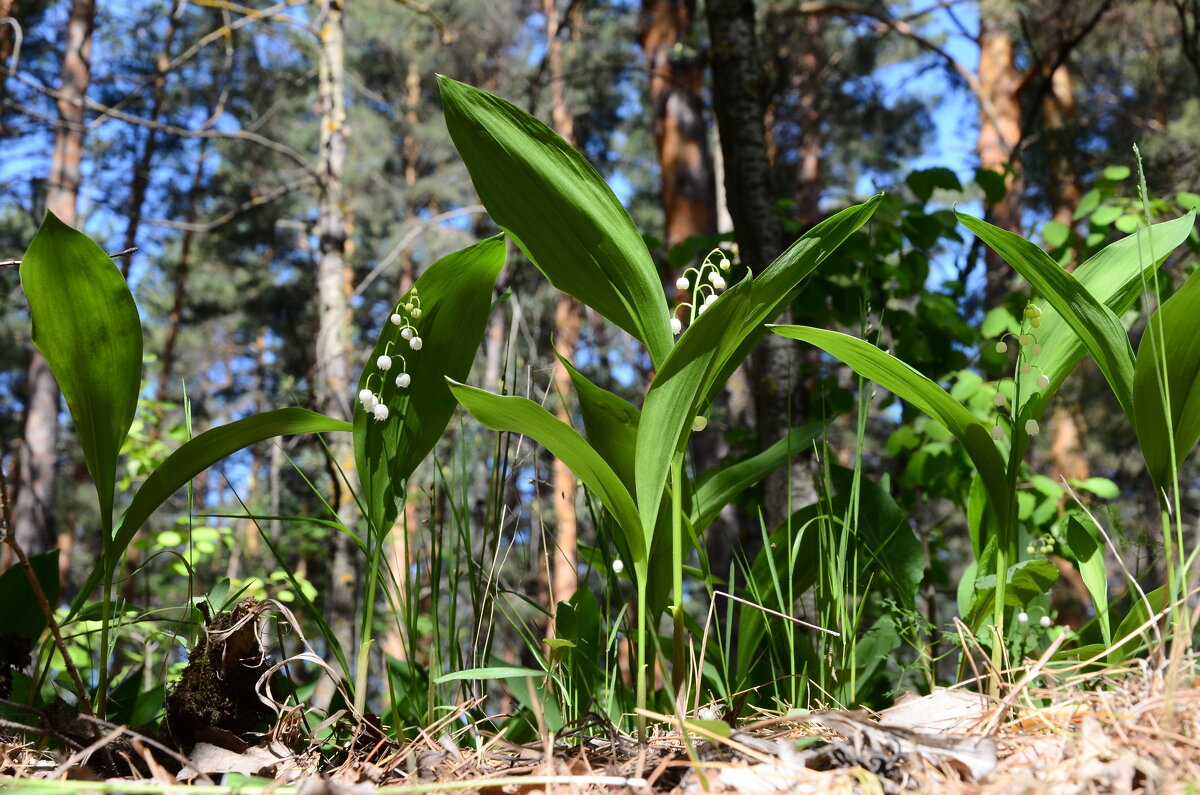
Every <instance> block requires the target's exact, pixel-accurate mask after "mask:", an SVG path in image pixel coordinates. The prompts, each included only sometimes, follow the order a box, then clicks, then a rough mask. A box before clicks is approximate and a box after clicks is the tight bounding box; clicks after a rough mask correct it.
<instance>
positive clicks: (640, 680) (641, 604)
mask: <svg viewBox="0 0 1200 795" xmlns="http://www.w3.org/2000/svg"><path fill="white" fill-rule="evenodd" d="M639 568H640V569H641V570H640V571H638V572H637V673H636V675H635V676H636V680H637V695H636V697H635V698H636V704H637V708H638V714H637V735H638V742H639V743H641V744H643V745H645V743H646V716H645V714H643V710H645V709H646V567H645V566H641V567H639Z"/></svg>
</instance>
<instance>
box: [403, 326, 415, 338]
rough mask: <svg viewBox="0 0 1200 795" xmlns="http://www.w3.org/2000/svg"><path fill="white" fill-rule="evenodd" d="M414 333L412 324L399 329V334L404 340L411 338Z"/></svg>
mask: <svg viewBox="0 0 1200 795" xmlns="http://www.w3.org/2000/svg"><path fill="white" fill-rule="evenodd" d="M415 333H416V332H414V331H413V327H412V326H405V327H404V328H402V329H400V336H401V337H403V338H404V339H406V340H411V339H412V338H413V334H415Z"/></svg>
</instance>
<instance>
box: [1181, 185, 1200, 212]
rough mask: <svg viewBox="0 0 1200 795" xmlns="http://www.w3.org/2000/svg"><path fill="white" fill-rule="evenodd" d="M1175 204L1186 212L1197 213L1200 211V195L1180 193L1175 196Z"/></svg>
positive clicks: (1187, 192)
mask: <svg viewBox="0 0 1200 795" xmlns="http://www.w3.org/2000/svg"><path fill="white" fill-rule="evenodd" d="M1175 203H1176V204H1178V205H1179V206H1180V207H1181V208H1182V209H1184V210H1190V211H1192V212H1195V211H1196V210H1200V194H1196V193H1192V192H1190V191H1186V190H1183V191H1179V193H1176V194H1175Z"/></svg>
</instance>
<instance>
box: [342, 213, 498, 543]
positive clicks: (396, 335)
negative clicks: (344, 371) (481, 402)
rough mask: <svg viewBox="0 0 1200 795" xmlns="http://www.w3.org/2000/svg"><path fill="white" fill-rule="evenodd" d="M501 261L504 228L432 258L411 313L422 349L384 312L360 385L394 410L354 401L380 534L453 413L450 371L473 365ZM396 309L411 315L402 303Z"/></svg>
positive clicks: (458, 373)
mask: <svg viewBox="0 0 1200 795" xmlns="http://www.w3.org/2000/svg"><path fill="white" fill-rule="evenodd" d="M503 267H504V240H503V239H502V238H501V237H499V236H496V237H493V238H490V239H488V240H482V241H480V242H478V243H476V244H474V245H472V246H468V247H467V248H464V249H462V250H461V251H456V252H454V253H452V254H448V255H446V256H445V257H442V258H441V259H439V260H438V261H437V262H435V263H433V264H432V265H430V266H429V267H428V268H427V269H426V270H425V272H424V273H422V274H421V276H420V278H418V279H417V282H416V284H415V285H414V287H413V289H414V290H415V291H416V295H417V297H418V298H419V300H420V308H421V316H420V317H419V318H415V319H412V320H411V322H412V323H413V325H414V326H415V327H416V329H417V331H416V333H417V336H419V337H420V338H421V340H422V342H423V346H422V348H421V350H419V351H414V350H412V349H411V348H410V347H409V344H408V342H407V341H405V340H404V339H402V338H401V336H400V327H398V326H396V325H393V324H392V323H391V322H389V320H388V318H387V317H386V316H385V317H384V318H382V322H383V331H382V333H381V334H380V336H379V341H378V342H377V343H376V345H375V348H374V350H373V351H372V352H371V356H370V358H369V359H368V360H367V362H366V366H365V367H364V368H363V371H362V375H360V376H359V380H358V390H356V392H357V391H359V390H362V389H365V388H371V389H372V390H373V391H374V392H375V394H376V395H378V396H379V397H380V399H381V401H382V402H383V404H384V405H386V406H387V407H388V410H389V416H388V419H387V420H385V421H382V422H380V421H377V420H376V419H375V418H374V417H373V416H369V415H368V414H367V412H366V410H365V409H364V408H363V405H362V403H361V402H358V401H356V402H355V408H354V459H355V464H356V465H357V467H358V476H359V480H360V481H361V482H362V487H363V495H364V498H365V500H366V505H367V515H368V517H369V519H370V521H371V523H372V526H373V527H374V529H375V532H376V533H378V534H380V537H382V534H384V533H387V532H388V531H389V530H390V529H391V527H392V524H393V523H394V521H395V519H396V516H397V513H398V505H399V502H400V501H401V500H402V499H403V498H404V489H405V482H406V481H407V480H408V478H409V476H410V475H412V473H413V470H415V469H416V468H417V466H418V465H420V463H421V462H422V461H423V460H425V456H426V455H428V454H429V451H430V450H432V449H433V446H434V445H435V444H437V442H438V439H440V438H441V437H442V433H443V432H444V431H445V430H446V424H447V423H448V422H450V418H451V417H452V416H453V415H454V409H455V407H456V406H457V405H458V404H457V402H456V401H455V400H454V396H453V395H451V394H450V389H449V387H448V386H446V378H447V377H449V378H451V379H454V380H457V381H461V380H463V379H465V378H466V377H467V375H468V374H469V373H470V371H471V363H472V362H474V361H475V355H476V353H477V352H478V351H479V345H480V343H481V342H482V340H483V334H484V332H485V331H486V329H487V319H488V315H489V314H490V313H491V307H492V293H493V287H494V285H495V283H496V277H497V276H498V275H499V274H500V270H501V268H503ZM410 295H411V293H410ZM401 300H402V301H403V300H407V297H406V298H405V299H401ZM399 314H401V315H402V316H407V315H408V313H407V312H405V311H404V310H403V308H401V310H400V312H399ZM389 344H390V345H391V347H390V348H389V347H388V346H389ZM385 350H387V351H388V353H389V354H390V355H391V356H392V357H393V360H392V368H391V369H390V370H388V371H387V372H381V371H380V370H379V369H378V368H377V367H376V365H375V362H376V360H377V359H378V358H379V356H380V355H382V354H383V353H384V351H385ZM400 356H403V357H404V359H403V362H402V361H401V359H400V358H399V357H400ZM404 367H407V372H408V374H409V376H410V377H411V378H412V382H411V383H410V384H409V386H408V387H406V388H400V387H398V386H396V383H395V379H396V376H397V375H398V374H399V373H400V372H401V370H402V369H403V368H404ZM368 382H369V384H368Z"/></svg>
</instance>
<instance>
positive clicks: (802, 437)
mask: <svg viewBox="0 0 1200 795" xmlns="http://www.w3.org/2000/svg"><path fill="white" fill-rule="evenodd" d="M828 424H829V423H828V422H813V423H809V424H808V425H805V426H803V427H800V428H791V429H789V430H788V432H787V434H786V435H785V436H784V437H783V438H782V439H780V440H779V441H777V442H776V443H775V444H773V445H771V446H770V447H768V448H767V449H766V450H763V451H762V452H761V453H758V454H757V455H754V456H751V457H749V458H747V459H745V460H744V461H738V462H737V463H735V464H729V465H728V466H720V467H714V468H713V469H711V470H709V471H708V472H705V473H704V474H703V475H701V476H700V477H698V478H697V479H696V496H695V498H694V503H695V507H694V508H693V509H692V513H691V516H690V517H689V518H690V521H691V523H692V525H693V526H694V527H695V530H696V533H697V534H699V533H702V532H703V531H704V529H705V528H706V527H708V526H709V525H710V524H712V522H713V520H714V519H716V518H717V514H719V513H720V512H721V509H722V508H724V507H725V506H726V505H728V504H729V502H730V501H731V500H733V499H734V498H735V497H737V496H738V495H739V494H741V493H742V492H743V491H745V490H746V489H748V488H750V487H751V486H753V485H754V484H755V483H757V482H758V481H760V480H762V479H763V478H764V477H765V476H766V475H767V474H768V473H769V472H772V471H774V470H775V469H778V468H779V467H780V466H782V465H783V464H784V463H785V462H786V461H787V460H788V459H790V458H791V457H792V456H795V455H798V454H800V453H802V452H804V451H805V450H807V449H808V448H809V447H810V446H811V445H812V443H813V442H814V441H816V440H817V439H819V438H820V437H821V434H823V433H824V432H825V426H827V425H828Z"/></svg>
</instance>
